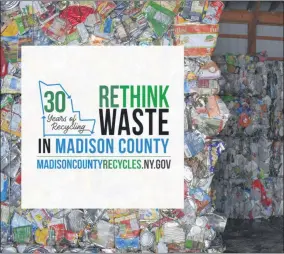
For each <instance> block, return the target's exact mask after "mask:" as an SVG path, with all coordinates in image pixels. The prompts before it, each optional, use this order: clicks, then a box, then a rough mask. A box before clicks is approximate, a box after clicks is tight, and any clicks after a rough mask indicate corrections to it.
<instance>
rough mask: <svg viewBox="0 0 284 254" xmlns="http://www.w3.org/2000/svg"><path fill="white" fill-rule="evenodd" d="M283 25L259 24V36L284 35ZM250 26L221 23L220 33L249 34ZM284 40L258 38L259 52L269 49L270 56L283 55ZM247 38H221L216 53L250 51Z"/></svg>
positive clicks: (244, 52)
mask: <svg viewBox="0 0 284 254" xmlns="http://www.w3.org/2000/svg"><path fill="white" fill-rule="evenodd" d="M283 29H284V28H283V26H267V25H258V26H257V36H273V37H283ZM247 33H248V26H247V25H246V24H225V23H221V24H220V34H237V35H247ZM283 46H284V45H283V41H273V40H271V41H268V40H257V42H256V48H257V52H260V51H263V50H267V53H268V56H269V57H283V53H284V52H283ZM247 47H248V41H247V39H236V38H219V39H218V41H217V47H216V50H215V52H214V55H222V54H225V53H234V54H246V53H247V51H248V48H247Z"/></svg>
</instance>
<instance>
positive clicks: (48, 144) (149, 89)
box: [22, 46, 184, 209]
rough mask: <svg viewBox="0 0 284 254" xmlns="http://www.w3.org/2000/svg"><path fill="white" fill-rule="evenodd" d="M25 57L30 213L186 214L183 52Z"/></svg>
mask: <svg viewBox="0 0 284 254" xmlns="http://www.w3.org/2000/svg"><path fill="white" fill-rule="evenodd" d="M22 57H23V59H22V208H26V209H32V208H141V209H145V208H160V209H161V208H183V204H184V202H183V199H184V197H183V188H184V184H183V164H184V162H183V160H184V159H183V158H184V151H183V133H184V129H183V128H184V123H183V76H184V65H183V47H118V46H116V47H87V46H86V47H85V46H84V47H76V46H69V47H56V46H55V47H53V46H50V47H40V46H35V47H32V46H28V47H23V50H22Z"/></svg>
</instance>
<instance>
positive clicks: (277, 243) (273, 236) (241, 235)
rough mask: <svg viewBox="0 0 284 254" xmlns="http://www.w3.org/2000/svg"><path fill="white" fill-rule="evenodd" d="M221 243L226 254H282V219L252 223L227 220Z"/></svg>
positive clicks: (283, 250)
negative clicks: (222, 242) (248, 253)
mask: <svg viewBox="0 0 284 254" xmlns="http://www.w3.org/2000/svg"><path fill="white" fill-rule="evenodd" d="M223 241H224V245H225V246H226V251H225V252H226V253H247V252H251V253H283V252H284V249H283V241H284V240H283V217H280V218H272V219H270V220H254V221H249V220H236V219H229V220H228V221H227V225H226V229H225V232H224V233H223Z"/></svg>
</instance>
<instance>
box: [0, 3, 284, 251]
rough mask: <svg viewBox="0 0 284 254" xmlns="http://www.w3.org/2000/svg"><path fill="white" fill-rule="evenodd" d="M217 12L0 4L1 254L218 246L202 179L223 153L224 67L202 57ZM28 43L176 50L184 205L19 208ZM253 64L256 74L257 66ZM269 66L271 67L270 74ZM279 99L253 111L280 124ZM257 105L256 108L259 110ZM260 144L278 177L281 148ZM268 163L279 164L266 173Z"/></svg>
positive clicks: (221, 223) (178, 6) (220, 224)
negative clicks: (181, 56)
mask: <svg viewBox="0 0 284 254" xmlns="http://www.w3.org/2000/svg"><path fill="white" fill-rule="evenodd" d="M223 7H224V4H223V3H222V2H221V1H215V2H211V1H207V0H205V1H180V0H175V1H99V0H97V1H46V0H45V1H8V2H2V1H1V75H0V77H1V252H19V253H38V252H39V253H64V252H68V253H70V252H71V253H75V252H76V253H78V252H85V253H98V252H102V253H116V252H119V253H121V252H148V253H149V252H150V253H155V252H157V253H167V252H205V251H209V250H213V249H214V250H222V251H223V250H224V248H223V245H222V241H221V240H220V237H219V233H220V232H222V231H223V230H224V227H225V224H226V218H225V217H224V216H223V215H217V214H215V213H214V209H215V199H216V197H215V196H216V195H217V194H216V192H215V191H214V190H213V189H212V188H211V183H212V179H214V174H215V171H216V168H217V166H218V160H219V158H220V156H222V154H223V152H224V150H225V148H226V144H225V142H223V140H222V139H219V138H216V135H217V134H218V133H220V132H221V131H222V129H223V128H224V126H225V124H226V122H227V121H228V118H229V113H230V112H229V110H228V109H227V107H226V103H227V102H225V103H224V102H223V101H222V97H220V94H221V95H223V94H222V91H223V90H224V89H225V88H223V86H224V84H223V83H224V82H225V81H224V80H226V79H225V77H221V71H222V70H223V69H224V68H223V67H222V65H221V66H219V67H218V66H217V64H216V63H215V62H214V61H213V60H212V59H211V57H210V56H211V55H212V54H213V51H214V48H215V46H216V41H217V38H218V31H219V26H218V22H219V19H220V15H221V13H222V10H223ZM30 45H37V46H48V45H58V46H62V45H65V46H72V45H76V46H84V45H91V46H115V45H124V46H127V45H136V46H152V45H159V46H173V45H184V46H185V60H184V61H185V75H184V80H185V83H184V88H185V91H184V98H183V99H184V100H185V112H184V113H185V120H186V121H185V140H184V145H185V150H184V155H185V163H184V169H185V181H184V209H162V210H161V209H155V208H151V209H137V210H129V209H115V210H109V209H103V210H102V209H80V208H77V209H65V210H63V209H56V208H54V209H28V210H26V209H22V208H21V61H22V54H21V47H22V46H30ZM134 61H135V59H134ZM169 61H170V59H169ZM259 65H260V66H259V70H260V71H262V70H263V65H264V63H262V64H259ZM251 68H253V66H252V67H251ZM261 68H262V69H261ZM229 69H230V68H229ZM231 69H232V68H231ZM231 69H230V70H231ZM278 69H281V67H280V66H276V65H273V64H272V67H271V70H273V73H274V72H275V71H276V70H278ZM282 73H283V67H282ZM259 75H260V76H261V75H263V73H262V72H260V74H259ZM282 75H283V74H282ZM268 76H269V75H268ZM272 76H273V75H272ZM269 77H270V76H269ZM259 78H261V77H259ZM273 78H274V80H275V75H274V76H273ZM277 78H278V79H280V76H279V77H278V76H277ZM221 80H223V83H222V82H221ZM249 80H250V79H249ZM267 80H268V81H269V82H268V83H269V84H267V87H269V88H270V90H271V91H270V93H273V94H275V96H276V95H277V93H276V92H275V91H276V90H275V89H281V87H280V86H277V85H276V84H275V82H274V81H272V79H271V78H268V79H267ZM226 82H227V83H228V81H226ZM249 84H251V87H253V84H254V83H253V82H252V81H249ZM273 89H274V90H273ZM269 96H270V95H269ZM276 97H277V96H276ZM276 97H275V98H276ZM180 99H181V100H182V98H180ZM281 100H283V98H282V99H279V100H276V99H274V98H273V101H272V102H269V101H267V100H265V101H263V102H260V105H261V106H259V107H264V106H262V105H263V104H265V103H266V104H267V107H270V105H271V106H273V107H274V111H273V112H275V113H274V118H277V119H279V121H280V118H279V117H280V115H279V112H281V110H282V108H281V106H280V104H281ZM268 103H270V104H269V105H268ZM259 107H258V108H257V107H256V109H255V111H257V110H258V111H257V112H259V111H261V109H259ZM233 113H234V112H233ZM234 114H239V112H236V113H234ZM263 114H267V112H263ZM239 115H240V114H239ZM239 115H238V116H239ZM271 121H272V120H271ZM265 124H266V122H265ZM270 130H271V131H272V132H273V133H277V135H278V136H279V137H280V136H281V133H283V127H282V130H281V123H280V122H278V123H277V124H274V125H273V127H272V128H270V129H269V130H268V131H270ZM282 136H283V135H282ZM264 141H265V140H264ZM264 141H263V142H264ZM275 142H276V141H275ZM267 146H269V147H270V146H273V149H274V150H273V151H274V152H273V156H272V157H271V159H270V161H267V162H265V163H264V164H265V166H266V165H268V166H269V167H268V171H269V170H270V171H272V170H274V171H275V172H278V173H277V174H281V172H282V175H283V170H282V171H281V170H280V171H279V165H280V164H281V163H282V161H281V160H279V154H281V153H282V154H283V150H281V149H280V148H279V145H278V144H277V143H273V144H270V143H269V144H267ZM263 153H264V154H265V156H266V157H267V154H266V153H265V152H263ZM271 161H277V163H278V164H277V165H278V166H275V167H272V166H271V165H270V162H271ZM275 165H276V164H275ZM265 170H266V167H265ZM265 172H266V171H265ZM255 189H261V185H260V183H258V182H255ZM35 191H36V190H35ZM271 195H272V194H271V193H270V192H269V193H268V192H267V194H266V197H265V198H262V199H261V200H260V201H259V202H260V204H262V203H263V204H265V205H267V206H272V204H273V202H274V203H275V202H276V201H272V203H269V202H270V200H271V199H272V198H271ZM220 196H222V195H221V194H220ZM43 198H44V197H43ZM149 198H151V197H149ZM277 198H280V197H277ZM278 210H279V211H280V206H279V207H278ZM215 237H216V238H215ZM211 244H212V246H211ZM210 246H211V247H210Z"/></svg>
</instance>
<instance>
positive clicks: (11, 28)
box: [1, 21, 19, 36]
mask: <svg viewBox="0 0 284 254" xmlns="http://www.w3.org/2000/svg"><path fill="white" fill-rule="evenodd" d="M18 32H19V30H18V26H17V24H16V22H15V21H12V22H11V23H10V24H9V25H8V26H7V28H6V29H5V30H4V31H3V33H2V34H1V35H2V36H16V35H17V34H18Z"/></svg>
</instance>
